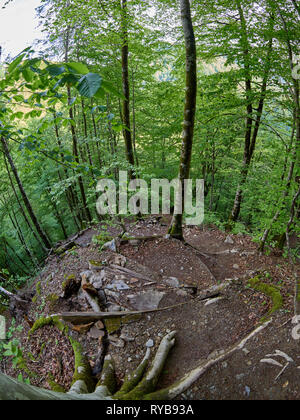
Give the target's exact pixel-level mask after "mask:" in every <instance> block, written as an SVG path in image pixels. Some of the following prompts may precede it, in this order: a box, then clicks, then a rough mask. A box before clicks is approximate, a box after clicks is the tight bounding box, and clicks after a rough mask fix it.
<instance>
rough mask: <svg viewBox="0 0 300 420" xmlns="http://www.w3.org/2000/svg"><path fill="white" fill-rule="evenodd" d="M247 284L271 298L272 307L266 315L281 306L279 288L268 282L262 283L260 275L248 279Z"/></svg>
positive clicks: (269, 314) (281, 300) (281, 299)
mask: <svg viewBox="0 0 300 420" xmlns="http://www.w3.org/2000/svg"><path fill="white" fill-rule="evenodd" d="M249 286H250V287H251V288H252V289H254V290H256V291H257V292H260V293H263V294H264V295H266V296H268V297H269V298H271V300H272V308H271V309H270V311H269V312H268V315H267V317H270V316H271V315H272V314H273V313H274V312H276V311H278V310H279V309H281V308H282V307H283V298H282V296H281V293H280V291H279V289H278V288H277V287H276V286H274V285H271V284H269V283H263V282H262V280H261V277H260V276H256V277H254V278H253V279H250V280H249ZM264 320H265V319H264Z"/></svg>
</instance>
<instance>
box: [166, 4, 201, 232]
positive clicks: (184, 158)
mask: <svg viewBox="0 0 300 420" xmlns="http://www.w3.org/2000/svg"><path fill="white" fill-rule="evenodd" d="M179 3H180V8H181V20H182V26H183V32H184V39H185V48H186V88H185V108H184V122H183V133H182V148H181V157H180V169H179V180H180V181H181V187H182V199H183V200H182V201H183V205H182V212H181V214H175V212H174V215H173V219H172V222H171V225H170V228H169V234H170V235H171V237H174V238H177V239H183V231H182V218H183V214H182V213H183V211H184V180H185V179H188V178H189V175H190V166H191V158H192V147H193V136H194V125H195V113H196V100H197V51H196V42H195V35H194V28H193V22H192V16H191V8H190V2H189V0H179Z"/></svg>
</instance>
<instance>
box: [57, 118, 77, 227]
mask: <svg viewBox="0 0 300 420" xmlns="http://www.w3.org/2000/svg"><path fill="white" fill-rule="evenodd" d="M55 136H56V140H57V144H58V147H59V150H60V157H61V160H62V162H63V161H64V159H65V155H64V153H63V149H62V143H61V139H60V136H59V130H58V126H57V124H56V123H55ZM63 171H64V176H65V179H68V178H69V175H68V171H67V168H66V167H65V166H63ZM58 178H59V180H60V181H62V180H63V176H62V174H61V172H60V170H58ZM66 199H67V203H68V206H69V209H70V212H71V214H72V217H73V220H74V223H75V226H76V227H77V229H78V230H80V226H81V225H82V219H81V215H80V210H79V208H78V197H77V194H76V191H75V190H74V188H73V186H72V185H70V186H69V187H68V188H67V190H66ZM75 213H76V214H75Z"/></svg>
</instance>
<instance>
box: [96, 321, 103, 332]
mask: <svg viewBox="0 0 300 420" xmlns="http://www.w3.org/2000/svg"><path fill="white" fill-rule="evenodd" d="M95 327H97V328H98V330H104V324H103V322H102V321H97V322H96V324H95Z"/></svg>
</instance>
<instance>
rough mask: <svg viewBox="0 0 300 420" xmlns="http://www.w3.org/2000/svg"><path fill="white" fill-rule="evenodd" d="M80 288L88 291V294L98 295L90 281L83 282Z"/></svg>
mask: <svg viewBox="0 0 300 420" xmlns="http://www.w3.org/2000/svg"><path fill="white" fill-rule="evenodd" d="M82 288H83V290H85V291H86V292H88V293H89V294H90V295H92V296H98V290H96V289H95V287H94V286H93V285H92V284H90V283H86V284H83V285H82Z"/></svg>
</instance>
